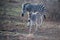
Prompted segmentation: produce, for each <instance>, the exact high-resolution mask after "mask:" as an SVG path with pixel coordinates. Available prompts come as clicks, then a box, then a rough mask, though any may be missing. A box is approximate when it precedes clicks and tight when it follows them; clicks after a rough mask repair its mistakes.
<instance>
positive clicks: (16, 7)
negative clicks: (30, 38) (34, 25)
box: [0, 0, 60, 40]
mask: <svg viewBox="0 0 60 40" xmlns="http://www.w3.org/2000/svg"><path fill="white" fill-rule="evenodd" d="M26 2H28V3H38V4H39V3H41V2H42V3H43V4H44V5H45V6H46V9H47V11H46V19H45V20H44V23H43V24H42V27H41V28H40V29H39V31H40V32H46V33H45V34H44V33H42V34H41V35H43V34H44V35H51V33H52V35H54V34H55V36H54V37H58V38H57V39H51V40H59V37H60V36H58V34H59V33H60V0H0V31H1V32H0V34H1V33H2V31H3V32H5V31H8V32H19V33H25V32H26V33H28V31H27V30H28V29H27V28H26V27H25V26H26V22H27V20H26V19H27V15H26V16H25V18H22V17H21V10H22V4H23V3H26ZM25 29H27V30H25ZM50 32H51V33H50ZM53 32H54V33H53ZM6 33H7V32H6ZM3 34H4V33H3ZM3 34H1V35H0V36H2V35H3ZM38 34H39V33H38ZM1 39H2V40H4V39H3V38H2V37H1ZM6 40H8V39H7V38H6ZM12 40H13V39H12ZM15 40H17V39H15Z"/></svg>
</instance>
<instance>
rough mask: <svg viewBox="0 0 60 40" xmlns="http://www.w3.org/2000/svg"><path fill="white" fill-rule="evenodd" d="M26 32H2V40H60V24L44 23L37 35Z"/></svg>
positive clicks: (0, 32) (0, 37) (0, 39)
mask: <svg viewBox="0 0 60 40" xmlns="http://www.w3.org/2000/svg"><path fill="white" fill-rule="evenodd" d="M19 26H20V25H19ZM12 27H13V26H12ZM24 30H25V31H23V32H22V33H21V32H9V31H0V40H4V39H5V40H60V23H56V22H49V21H48V22H46V21H44V23H43V24H42V26H41V27H39V28H38V31H37V32H36V33H35V34H28V33H26V31H27V32H28V29H27V28H26V29H24ZM24 32H25V33H24Z"/></svg>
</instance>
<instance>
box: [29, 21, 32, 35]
mask: <svg viewBox="0 0 60 40" xmlns="http://www.w3.org/2000/svg"><path fill="white" fill-rule="evenodd" d="M31 30H32V20H30V28H29V34H30V33H31Z"/></svg>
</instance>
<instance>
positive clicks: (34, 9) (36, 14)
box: [22, 3, 46, 33]
mask: <svg viewBox="0 0 60 40" xmlns="http://www.w3.org/2000/svg"><path fill="white" fill-rule="evenodd" d="M45 10H46V9H45V6H44V5H43V4H31V3H25V4H23V5H22V17H23V16H24V14H25V13H27V12H29V13H28V15H29V17H28V23H27V25H28V24H29V26H30V29H29V33H31V28H32V25H35V24H36V29H35V31H37V28H38V26H41V25H42V22H43V18H46V16H45V14H44V13H43V12H44V11H45ZM37 21H38V22H37Z"/></svg>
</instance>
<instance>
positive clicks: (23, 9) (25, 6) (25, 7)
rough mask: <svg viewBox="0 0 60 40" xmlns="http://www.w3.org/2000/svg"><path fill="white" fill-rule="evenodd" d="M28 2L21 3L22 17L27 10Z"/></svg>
mask: <svg viewBox="0 0 60 40" xmlns="http://www.w3.org/2000/svg"><path fill="white" fill-rule="evenodd" d="M29 4H30V3H25V4H23V5H22V17H23V16H24V14H25V13H26V12H27V10H28V9H27V8H28V5H29Z"/></svg>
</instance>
